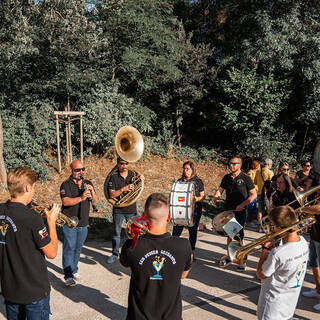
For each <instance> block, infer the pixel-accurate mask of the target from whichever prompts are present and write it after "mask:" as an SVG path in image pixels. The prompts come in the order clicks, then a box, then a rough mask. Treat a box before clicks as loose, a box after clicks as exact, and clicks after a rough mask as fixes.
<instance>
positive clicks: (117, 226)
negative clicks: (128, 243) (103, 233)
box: [112, 213, 134, 256]
mask: <svg viewBox="0 0 320 320" xmlns="http://www.w3.org/2000/svg"><path fill="white" fill-rule="evenodd" d="M133 216H134V214H133V213H114V214H113V235H112V254H113V255H115V256H119V247H120V235H121V226H122V221H123V219H126V222H128V220H129V219H130V218H131V217H133Z"/></svg>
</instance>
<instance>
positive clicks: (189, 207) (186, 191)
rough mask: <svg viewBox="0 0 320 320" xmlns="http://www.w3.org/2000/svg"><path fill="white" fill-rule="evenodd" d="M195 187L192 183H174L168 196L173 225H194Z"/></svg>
mask: <svg viewBox="0 0 320 320" xmlns="http://www.w3.org/2000/svg"><path fill="white" fill-rule="evenodd" d="M194 209H195V185H194V183H193V182H182V181H176V182H175V183H174V184H173V185H172V189H171V194H170V213H171V221H172V223H173V225H175V226H176V225H177V226H188V227H192V226H193V225H194V214H195V211H194Z"/></svg>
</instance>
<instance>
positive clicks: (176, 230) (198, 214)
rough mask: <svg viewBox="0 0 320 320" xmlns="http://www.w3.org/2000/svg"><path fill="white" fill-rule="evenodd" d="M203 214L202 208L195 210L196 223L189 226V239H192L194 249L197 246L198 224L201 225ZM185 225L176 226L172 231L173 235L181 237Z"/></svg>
mask: <svg viewBox="0 0 320 320" xmlns="http://www.w3.org/2000/svg"><path fill="white" fill-rule="evenodd" d="M201 215H202V210H199V211H198V212H195V216H194V225H193V226H192V227H188V230H189V241H190V244H191V248H192V250H194V249H195V248H196V242H197V235H198V226H199V222H200V218H201ZM183 227H184V226H174V227H173V231H172V235H173V236H176V237H180V235H181V233H182V230H183Z"/></svg>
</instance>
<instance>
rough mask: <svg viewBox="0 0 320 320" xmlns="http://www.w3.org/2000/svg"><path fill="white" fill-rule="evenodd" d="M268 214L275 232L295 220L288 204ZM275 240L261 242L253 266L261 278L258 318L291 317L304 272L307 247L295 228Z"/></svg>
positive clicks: (280, 318)
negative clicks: (277, 244) (278, 243)
mask: <svg viewBox="0 0 320 320" xmlns="http://www.w3.org/2000/svg"><path fill="white" fill-rule="evenodd" d="M269 218H270V220H271V223H272V225H273V226H274V231H275V232H277V231H280V230H281V229H284V228H287V227H290V226H291V225H293V224H295V223H296V222H297V216H296V213H295V211H294V210H293V209H292V208H291V207H289V206H279V207H276V208H274V209H272V210H271V211H270V213H269ZM275 244H276V243H275V242H272V241H268V242H265V243H264V245H263V246H262V252H261V256H260V260H259V263H258V267H257V277H258V278H259V279H261V280H262V281H261V290H260V296H259V302H258V310H257V316H258V319H259V320H262V319H277V320H282V319H283V320H287V319H293V315H294V310H295V308H296V305H297V302H298V298H299V294H300V291H301V287H302V284H303V280H304V277H305V274H306V268H307V262H308V255H309V249H308V244H307V242H306V240H305V239H304V238H303V237H302V236H301V235H299V234H298V233H297V229H294V228H292V229H290V230H289V231H288V233H287V235H286V236H285V237H284V238H283V239H282V240H281V243H280V245H279V246H278V247H275Z"/></svg>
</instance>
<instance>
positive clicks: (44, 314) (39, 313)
mask: <svg viewBox="0 0 320 320" xmlns="http://www.w3.org/2000/svg"><path fill="white" fill-rule="evenodd" d="M5 304H6V310H7V319H8V320H25V319H27V320H49V315H50V314H51V312H50V295H48V296H47V297H45V298H43V299H41V300H39V301H34V302H31V303H27V304H17V303H11V302H9V301H5Z"/></svg>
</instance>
